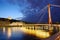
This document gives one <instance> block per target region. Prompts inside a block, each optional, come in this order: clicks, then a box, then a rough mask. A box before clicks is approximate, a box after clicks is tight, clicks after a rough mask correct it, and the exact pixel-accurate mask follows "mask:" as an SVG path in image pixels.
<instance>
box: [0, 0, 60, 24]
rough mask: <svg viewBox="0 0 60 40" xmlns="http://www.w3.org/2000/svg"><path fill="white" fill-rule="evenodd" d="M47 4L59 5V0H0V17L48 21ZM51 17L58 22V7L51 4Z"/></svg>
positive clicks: (34, 21)
mask: <svg viewBox="0 0 60 40" xmlns="http://www.w3.org/2000/svg"><path fill="white" fill-rule="evenodd" d="M48 4H55V5H60V0H0V17H4V18H7V17H11V18H13V19H15V18H16V19H18V20H23V21H27V22H32V23H48V10H47V5H48ZM51 17H52V22H60V8H58V7H53V6H51Z"/></svg>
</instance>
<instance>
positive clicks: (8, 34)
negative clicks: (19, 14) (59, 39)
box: [0, 27, 50, 40]
mask: <svg viewBox="0 0 60 40" xmlns="http://www.w3.org/2000/svg"><path fill="white" fill-rule="evenodd" d="M49 36H50V34H49V32H46V31H44V30H32V29H27V28H26V27H1V28H0V40H38V39H39V40H40V38H41V37H43V38H46V37H49Z"/></svg>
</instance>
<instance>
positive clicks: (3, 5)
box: [0, 0, 23, 18]
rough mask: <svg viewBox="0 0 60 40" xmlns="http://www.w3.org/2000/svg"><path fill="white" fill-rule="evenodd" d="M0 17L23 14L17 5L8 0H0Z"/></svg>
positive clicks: (20, 15) (15, 16) (21, 15)
mask: <svg viewBox="0 0 60 40" xmlns="http://www.w3.org/2000/svg"><path fill="white" fill-rule="evenodd" d="M0 17H4V18H8V17H11V18H17V17H23V14H22V13H21V12H20V11H19V6H18V5H13V4H9V3H8V2H5V1H1V0H0Z"/></svg>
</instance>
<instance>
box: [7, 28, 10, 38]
mask: <svg viewBox="0 0 60 40" xmlns="http://www.w3.org/2000/svg"><path fill="white" fill-rule="evenodd" d="M7 35H8V38H9V37H11V28H8V31H7Z"/></svg>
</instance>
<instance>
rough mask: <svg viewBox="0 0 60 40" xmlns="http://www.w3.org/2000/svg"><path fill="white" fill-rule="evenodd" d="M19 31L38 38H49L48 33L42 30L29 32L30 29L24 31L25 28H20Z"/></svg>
mask: <svg viewBox="0 0 60 40" xmlns="http://www.w3.org/2000/svg"><path fill="white" fill-rule="evenodd" d="M21 30H22V31H23V32H25V33H27V34H32V35H35V36H37V37H39V38H47V37H49V36H50V34H49V32H46V31H43V30H31V29H26V28H25V27H22V28H21Z"/></svg>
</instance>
